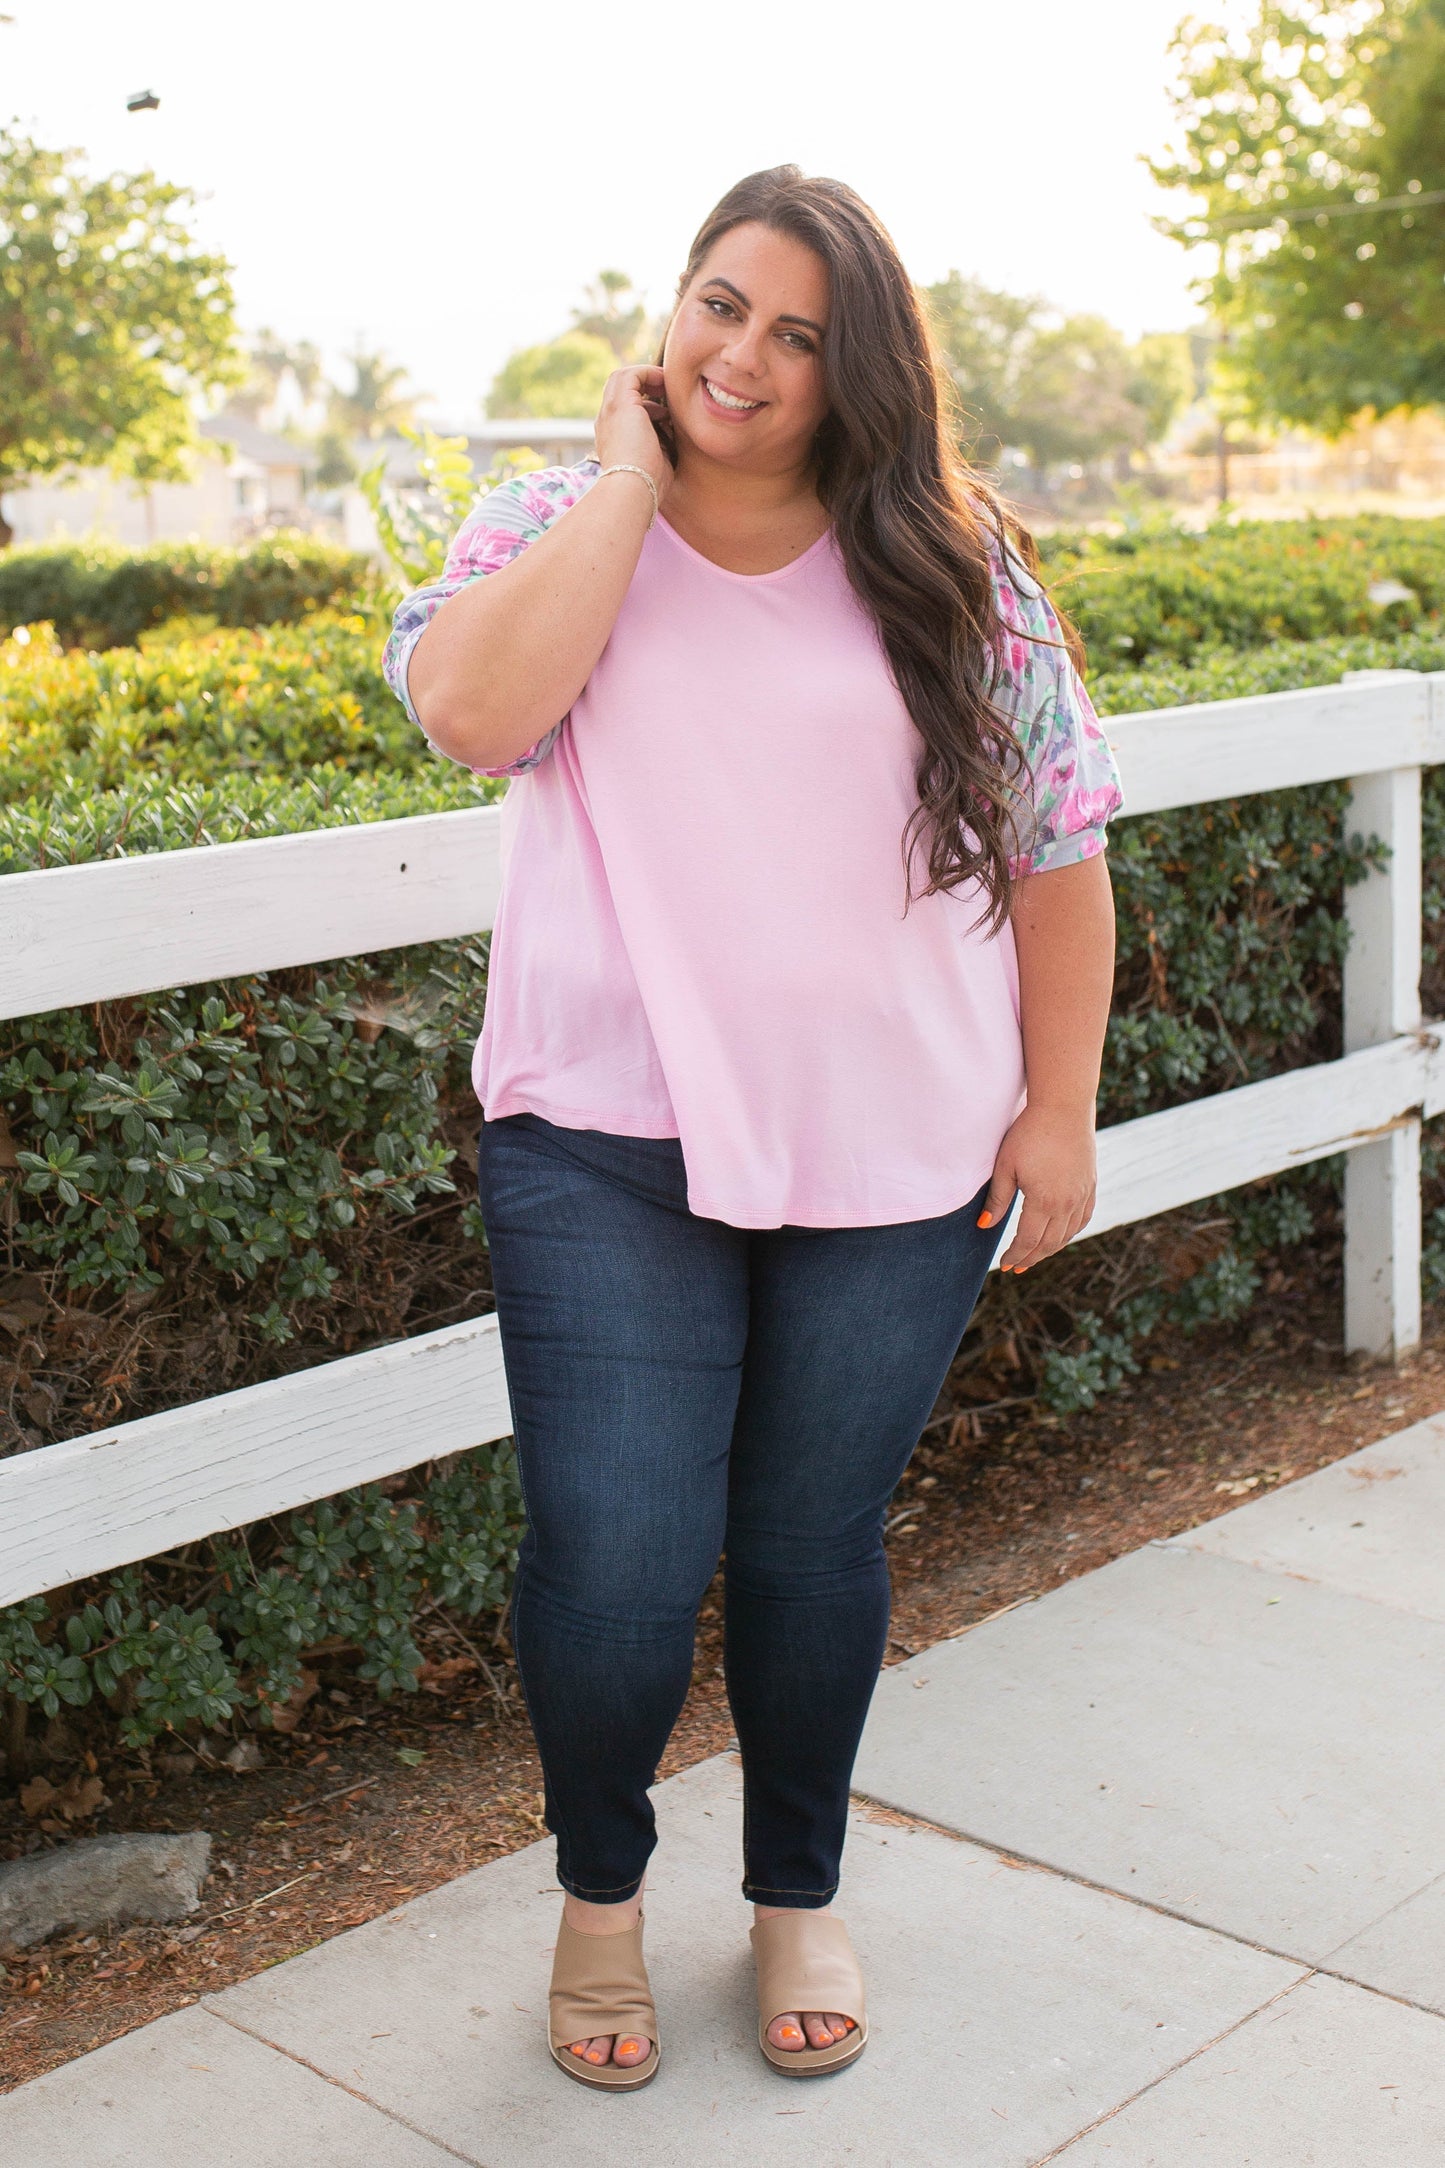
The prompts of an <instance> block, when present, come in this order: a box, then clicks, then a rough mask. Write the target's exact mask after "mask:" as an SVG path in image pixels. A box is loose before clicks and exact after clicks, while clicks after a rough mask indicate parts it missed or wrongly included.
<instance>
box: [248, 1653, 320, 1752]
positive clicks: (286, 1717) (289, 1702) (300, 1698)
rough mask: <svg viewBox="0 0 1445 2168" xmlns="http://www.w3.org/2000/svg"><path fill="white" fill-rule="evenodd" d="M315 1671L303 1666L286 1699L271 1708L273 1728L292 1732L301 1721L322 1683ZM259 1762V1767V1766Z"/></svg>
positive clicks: (283, 1731)
mask: <svg viewBox="0 0 1445 2168" xmlns="http://www.w3.org/2000/svg"><path fill="white" fill-rule="evenodd" d="M320 1683H321V1682H320V1680H319V1679H318V1678H317V1676H316V1673H315V1672H314V1671H307V1670H305V1669H304V1668H303V1670H302V1673H301V1676H300V1678H299V1679H298V1680H297V1681H296V1684H295V1685H294V1686H293V1687H292V1689H291V1692H290V1694H289V1695H288V1696H287V1698H286V1699H285V1701H282V1702H277V1703H275V1704H274V1705H273V1707H272V1710H271V1729H272V1730H273V1731H279V1732H282V1733H285V1732H291V1731H294V1730H295V1729H296V1726H297V1725H298V1724H299V1723H300V1721H301V1712H302V1710H303V1709H304V1708H305V1706H306V1704H307V1702H308V1701H310V1699H311V1697H312V1695H313V1694H314V1693H315V1692H316V1689H317V1687H318V1686H319V1685H320ZM259 1766H260V1765H259V1763H258V1764H257V1767H259Z"/></svg>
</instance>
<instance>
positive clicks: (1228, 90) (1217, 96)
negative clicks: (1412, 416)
mask: <svg viewBox="0 0 1445 2168" xmlns="http://www.w3.org/2000/svg"><path fill="white" fill-rule="evenodd" d="M1174 52H1175V55H1176V58H1177V61H1178V66H1179V79H1178V83H1177V86H1176V89H1175V93H1174V106H1175V111H1176V114H1177V115H1178V118H1179V121H1180V123H1181V131H1182V132H1181V138H1180V144H1179V147H1178V148H1177V149H1176V150H1174V151H1172V152H1170V153H1169V154H1167V155H1165V156H1161V157H1159V158H1156V159H1151V160H1149V161H1147V163H1148V164H1149V167H1150V171H1151V172H1152V173H1153V175H1154V178H1155V179H1156V180H1157V181H1158V182H1159V183H1160V184H1161V185H1162V186H1163V187H1165V188H1167V189H1171V190H1179V191H1184V192H1187V193H1188V194H1189V195H1191V196H1192V197H1193V198H1194V199H1195V200H1194V205H1193V207H1192V208H1191V209H1190V210H1189V211H1187V212H1182V213H1179V214H1177V215H1174V216H1166V217H1162V218H1160V219H1158V220H1157V221H1156V224H1157V225H1158V226H1159V228H1160V230H1161V231H1162V232H1165V233H1168V234H1169V235H1171V236H1172V237H1173V238H1174V239H1175V240H1177V241H1180V242H1181V243H1183V244H1184V245H1185V246H1186V247H1190V248H1196V247H1199V246H1200V245H1201V244H1207V245H1208V253H1209V258H1210V268H1209V269H1208V270H1207V271H1206V272H1204V273H1203V274H1202V275H1201V277H1200V278H1199V279H1198V281H1197V282H1196V287H1195V291H1196V293H1197V294H1198V295H1199V297H1200V299H1201V300H1202V301H1203V302H1204V303H1205V305H1206V306H1207V307H1208V308H1209V309H1210V311H1211V313H1212V314H1213V315H1214V316H1215V317H1216V319H1217V320H1218V322H1219V324H1220V326H1221V327H1222V329H1223V330H1224V331H1225V332H1226V333H1227V335H1228V341H1229V348H1230V357H1231V369H1232V372H1233V374H1234V376H1235V379H1236V381H1237V383H1238V385H1239V386H1240V389H1241V393H1242V396H1243V397H1244V398H1245V400H1246V402H1247V405H1248V408H1249V411H1250V413H1251V415H1252V417H1253V418H1255V419H1258V420H1266V421H1283V422H1297V423H1302V424H1304V425H1305V426H1306V427H1312V428H1318V429H1322V430H1324V431H1325V432H1326V433H1327V434H1337V433H1338V432H1339V431H1340V430H1341V429H1343V428H1344V427H1345V426H1346V425H1347V424H1348V422H1349V421H1350V419H1351V417H1352V416H1353V415H1355V414H1357V413H1359V412H1360V411H1362V410H1363V409H1365V408H1373V409H1375V410H1376V411H1377V412H1381V413H1384V412H1388V411H1390V410H1391V409H1393V408H1398V407H1418V406H1427V405H1433V404H1435V403H1437V402H1439V401H1442V400H1445V283H1442V278H1441V271H1442V257H1445V122H1442V115H1445V0H1354V4H1353V5H1351V6H1349V7H1348V8H1343V9H1340V8H1328V7H1326V6H1325V5H1324V4H1322V0H1286V4H1281V0H1263V5H1262V6H1261V8H1260V12H1259V16H1258V18H1257V20H1255V21H1254V22H1253V23H1251V24H1250V25H1249V26H1248V27H1247V28H1246V29H1244V30H1242V31H1236V32H1227V31H1225V30H1223V29H1221V28H1220V27H1218V26H1217V25H1213V24H1200V23H1196V22H1190V23H1186V24H1185V25H1184V26H1183V28H1182V29H1181V31H1180V33H1179V35H1178V38H1177V39H1176V41H1175V45H1174Z"/></svg>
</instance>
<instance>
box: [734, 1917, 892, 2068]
mask: <svg viewBox="0 0 1445 2168" xmlns="http://www.w3.org/2000/svg"><path fill="white" fill-rule="evenodd" d="M752 1944H753V1958H754V1962H755V1963H756V1965H757V1970H758V2046H759V2047H760V2048H761V2049H762V2051H763V2053H764V2055H765V2056H766V2057H767V2059H768V2061H769V2062H770V2063H771V2064H772V2066H773V2068H774V2070H781V2072H782V2073H783V2076H784V2077H785V2078H821V2077H824V2076H826V2075H827V2074H828V2073H829V2072H830V2071H833V2070H841V2069H842V2068H843V2065H844V2064H845V2063H851V2062H855V2061H856V2060H857V2058H858V2057H859V2056H860V2055H861V2054H862V2053H863V2049H864V2047H865V2045H866V2044H867V2040H868V2016H867V2012H866V2011H865V2009H864V2007H863V1975H862V1973H861V1972H860V1971H859V1970H858V1960H857V1958H856V1957H855V1956H854V1954H853V1945H852V1943H851V1942H850V1941H849V1939H848V1930H847V1928H846V1927H845V1926H844V1925H843V1922H842V1921H841V1920H839V1919H834V1917H833V1915H832V1914H831V1913H830V1912H775V1913H774V1914H773V1916H772V1918H771V1919H768V1920H759V1921H758V1924H757V1926H756V1927H755V1928H754V1929H753V1931H752ZM787 2010H799V2011H802V2010H823V2011H828V2010H832V2011H834V2012H836V2014H837V2015H838V2016H839V2017H851V2018H852V2019H853V2021H854V2024H855V2026H856V2030H855V2031H853V2032H850V2033H849V2034H848V2035H847V2037H846V2038H845V2039H842V2040H835V2041H834V2042H833V2045H832V2046H831V2047H830V2048H799V2049H798V2050H797V2052H796V2053H795V2054H791V2055H790V2054H789V2053H788V2051H787V2049H786V2048H775V2047H774V2046H773V2043H772V2041H771V2040H770V2039H769V2038H768V2027H769V2026H770V2025H771V2024H772V2022H773V2019H774V2018H775V2017H781V2016H782V2015H783V2013H784V2012H785V2011H787Z"/></svg>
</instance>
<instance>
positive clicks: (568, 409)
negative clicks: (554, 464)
mask: <svg viewBox="0 0 1445 2168" xmlns="http://www.w3.org/2000/svg"><path fill="white" fill-rule="evenodd" d="M617 365H618V363H617V356H616V354H615V353H614V351H613V349H612V347H611V346H609V344H608V342H607V341H606V339H601V338H598V336H597V335H596V333H595V332H591V331H564V332H563V333H562V335H561V337H560V338H557V339H548V340H547V341H545V343H544V344H543V345H541V346H524V347H522V348H520V349H519V350H518V352H517V353H515V354H511V355H509V356H508V358H507V360H506V361H505V362H503V364H502V366H501V368H500V369H499V370H498V372H497V375H496V377H495V378H494V380H493V383H492V388H491V390H490V391H489V392H488V394H487V412H488V414H489V415H490V416H491V417H492V419H493V420H494V421H496V420H501V419H504V418H506V417H508V416H512V415H517V416H531V417H535V418H537V419H541V418H543V417H544V416H547V415H558V414H560V415H571V416H579V417H585V416H587V415H589V414H595V413H596V412H597V409H598V407H599V406H600V405H601V403H602V393H603V389H604V387H605V385H606V383H607V379H608V377H609V376H611V374H612V372H613V370H614V369H615V368H616V367H617Z"/></svg>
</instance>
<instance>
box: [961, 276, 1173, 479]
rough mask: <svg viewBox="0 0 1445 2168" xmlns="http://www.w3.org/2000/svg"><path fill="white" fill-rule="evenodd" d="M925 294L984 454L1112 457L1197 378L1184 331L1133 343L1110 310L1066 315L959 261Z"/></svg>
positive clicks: (1041, 464) (1159, 421)
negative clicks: (962, 268)
mask: <svg viewBox="0 0 1445 2168" xmlns="http://www.w3.org/2000/svg"><path fill="white" fill-rule="evenodd" d="M924 299H925V302H926V304H927V307H928V310H929V314H930V316H931V318H932V321H933V326H934V332H935V335H936V337H937V339H938V341H939V344H940V346H941V348H942V350H943V354H944V358H945V361H946V363H947V366H948V371H949V374H950V376H951V377H952V379H953V383H954V385H955V388H956V390H957V393H958V402H959V408H960V424H959V433H960V436H961V439H962V441H963V443H964V445H965V447H966V449H967V450H968V451H969V452H970V453H971V454H972V456H974V457H975V458H978V459H981V460H983V461H985V462H986V463H988V464H993V463H995V462H996V461H997V460H998V458H999V457H1000V455H1001V453H1002V451H1003V449H1004V447H1005V446H1011V447H1016V448H1017V449H1019V450H1021V451H1024V452H1026V453H1027V454H1028V457H1029V460H1030V463H1031V464H1032V465H1033V466H1034V467H1035V468H1036V469H1038V470H1039V471H1041V472H1043V471H1046V470H1047V469H1048V468H1050V467H1056V466H1059V465H1065V464H1070V463H1073V462H1078V463H1080V464H1088V463H1089V462H1091V461H1095V460H1099V459H1104V458H1108V457H1110V456H1111V455H1116V454H1118V453H1121V452H1128V451H1130V450H1132V449H1135V448H1136V447H1139V446H1142V445H1144V444H1150V443H1153V442H1154V441H1155V440H1156V439H1157V438H1158V437H1160V436H1162V435H1163V433H1164V431H1165V430H1166V429H1167V428H1168V426H1169V423H1170V422H1171V421H1172V420H1173V418H1174V415H1175V414H1176V413H1177V412H1178V411H1179V409H1180V407H1181V406H1183V405H1185V404H1186V403H1187V401H1188V398H1189V396H1190V392H1191V390H1192V388H1193V380H1192V375H1191V371H1190V366H1189V351H1188V341H1187V338H1186V337H1185V335H1184V334H1183V333H1178V332H1154V333H1150V334H1148V335H1147V336H1146V337H1145V338H1143V339H1141V340H1140V341H1139V342H1138V344H1137V345H1135V346H1130V344H1129V343H1128V341H1127V340H1126V339H1125V337H1124V334H1123V333H1122V332H1121V331H1119V330H1117V329H1116V328H1115V327H1114V325H1112V324H1110V323H1107V322H1106V321H1105V319H1104V318H1103V317H1101V316H1090V315H1081V316H1061V315H1060V314H1059V313H1058V312H1056V311H1053V310H1051V309H1050V308H1049V307H1048V305H1047V303H1045V302H1044V301H1042V300H1041V299H1040V298H1039V297H1038V296H1037V295H1019V294H1005V293H998V292H995V291H994V290H993V289H992V288H991V287H987V286H984V285H982V284H980V283H979V281H978V280H976V279H967V278H964V277H962V276H961V275H960V274H959V273H958V272H957V271H950V273H949V274H948V277H947V278H946V279H940V280H939V281H938V283H937V284H936V285H933V286H929V287H926V288H925V289H924Z"/></svg>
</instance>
